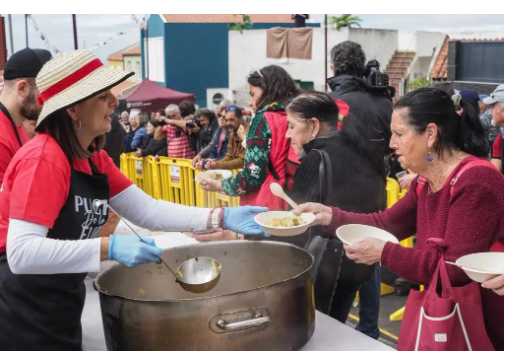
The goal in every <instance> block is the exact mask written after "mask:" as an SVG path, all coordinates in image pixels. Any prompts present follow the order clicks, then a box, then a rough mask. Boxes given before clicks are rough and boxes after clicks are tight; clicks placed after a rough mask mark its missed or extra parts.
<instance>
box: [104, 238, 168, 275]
mask: <svg viewBox="0 0 510 354" xmlns="http://www.w3.org/2000/svg"><path fill="white" fill-rule="evenodd" d="M141 237H142V240H143V242H142V241H141V240H140V239H139V238H138V236H136V235H129V236H118V235H111V236H110V250H109V251H108V258H109V259H111V260H113V261H117V262H119V263H122V264H124V265H126V266H128V267H136V266H139V265H140V264H144V263H150V262H156V263H161V261H160V260H159V257H158V256H159V255H160V254H162V253H163V249H162V248H159V247H157V246H156V243H155V242H154V239H153V238H151V237H144V236H141Z"/></svg>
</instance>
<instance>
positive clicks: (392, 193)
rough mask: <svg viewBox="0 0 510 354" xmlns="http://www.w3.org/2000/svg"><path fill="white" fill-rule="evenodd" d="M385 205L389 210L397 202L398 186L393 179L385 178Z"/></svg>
mask: <svg viewBox="0 0 510 354" xmlns="http://www.w3.org/2000/svg"><path fill="white" fill-rule="evenodd" d="M386 193H387V196H388V199H387V205H388V208H391V207H392V206H393V205H394V204H395V203H396V202H398V200H399V193H400V185H399V184H398V182H397V180H395V179H393V178H386Z"/></svg>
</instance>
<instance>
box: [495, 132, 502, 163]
mask: <svg viewBox="0 0 510 354" xmlns="http://www.w3.org/2000/svg"><path fill="white" fill-rule="evenodd" d="M492 158H493V159H500V160H501V159H502V158H503V133H499V135H498V137H497V138H496V140H495V141H494V146H493V147H492Z"/></svg>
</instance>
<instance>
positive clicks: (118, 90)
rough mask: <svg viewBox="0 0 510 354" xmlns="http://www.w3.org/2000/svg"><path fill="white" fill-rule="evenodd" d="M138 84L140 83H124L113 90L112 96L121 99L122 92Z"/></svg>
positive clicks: (127, 81)
mask: <svg viewBox="0 0 510 354" xmlns="http://www.w3.org/2000/svg"><path fill="white" fill-rule="evenodd" d="M136 84H139V82H134V81H129V80H126V81H123V82H121V83H120V84H118V85H117V86H114V87H112V90H111V91H112V94H113V95H114V96H115V97H120V96H122V91H124V90H125V89H127V88H129V87H131V86H133V85H136Z"/></svg>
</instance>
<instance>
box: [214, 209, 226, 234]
mask: <svg viewBox="0 0 510 354" xmlns="http://www.w3.org/2000/svg"><path fill="white" fill-rule="evenodd" d="M222 210H223V209H213V211H212V213H211V226H212V227H213V229H217V228H219V227H220V225H221V224H220V214H221V211H222Z"/></svg>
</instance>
